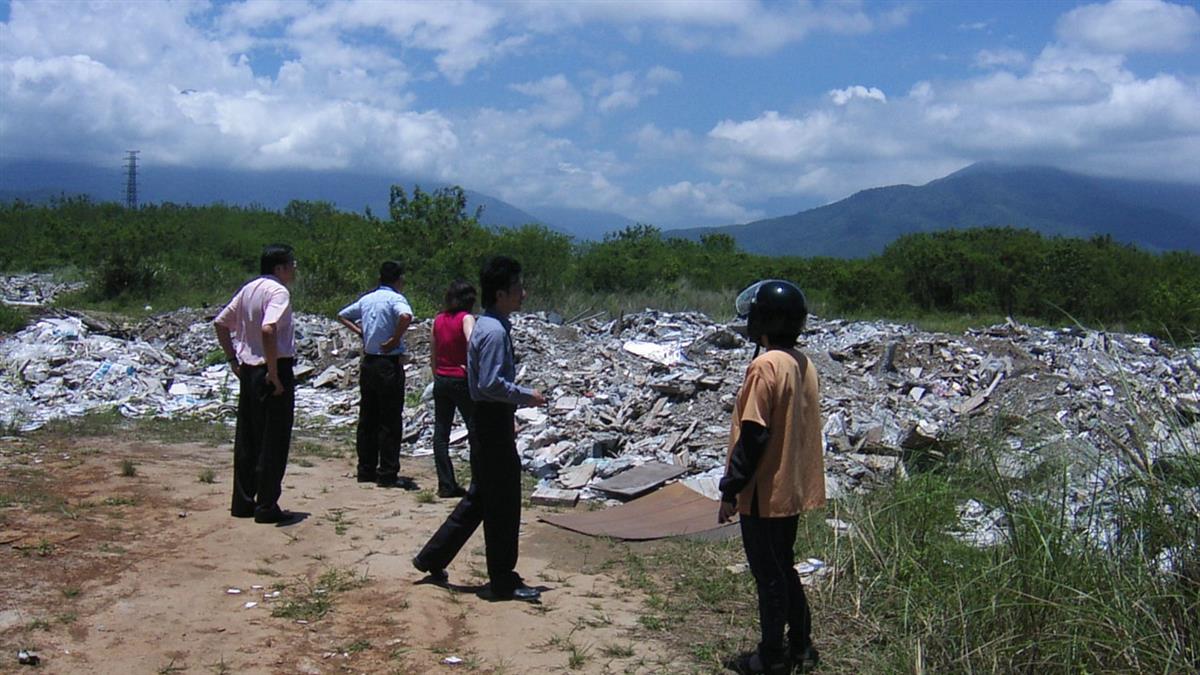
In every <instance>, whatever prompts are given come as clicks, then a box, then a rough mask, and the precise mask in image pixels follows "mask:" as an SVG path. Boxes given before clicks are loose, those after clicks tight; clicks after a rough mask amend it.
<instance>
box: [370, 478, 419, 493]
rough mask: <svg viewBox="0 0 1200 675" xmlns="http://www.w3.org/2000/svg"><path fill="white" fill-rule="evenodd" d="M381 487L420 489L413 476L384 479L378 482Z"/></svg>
mask: <svg viewBox="0 0 1200 675" xmlns="http://www.w3.org/2000/svg"><path fill="white" fill-rule="evenodd" d="M376 485H378V486H379V487H381V488H399V489H401V490H420V489H421V487H420V486H419V485H417V483H416V481H414V480H413V479H411V478H390V479H383V480H380V481H379V482H378V483H376Z"/></svg>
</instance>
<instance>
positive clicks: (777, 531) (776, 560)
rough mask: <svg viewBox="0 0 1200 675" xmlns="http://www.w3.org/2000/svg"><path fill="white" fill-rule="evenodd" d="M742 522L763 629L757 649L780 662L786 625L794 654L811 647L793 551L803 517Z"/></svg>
mask: <svg viewBox="0 0 1200 675" xmlns="http://www.w3.org/2000/svg"><path fill="white" fill-rule="evenodd" d="M739 521H740V522H741V528H742V546H743V547H745V549H746V562H748V563H749V564H750V573H751V574H753V575H754V584H755V586H757V589H758V620H759V624H760V627H761V629H762V641H761V642H759V644H758V650H759V653H760V654H761V655H762V656H763V658H764V659H768V660H770V661H777V660H780V659H782V658H783V657H784V655H785V654H786V652H785V651H784V647H783V631H784V627H785V626H786V627H787V632H788V642H789V643H790V647H791V651H792V652H793V653H799V652H800V651H802V650H804V649H805V648H806V647H808V646H809V645H810V644H812V615H811V614H810V613H809V611H808V598H807V597H806V596H805V595H804V586H803V585H801V583H800V575H799V574H798V573H797V572H796V568H795V564H796V554H795V550H794V548H793V546H794V545H795V542H796V526H797V524H798V523H799V521H800V517H799V516H787V517H784V518H759V517H757V516H740V517H739Z"/></svg>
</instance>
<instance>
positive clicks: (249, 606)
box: [242, 601, 258, 609]
mask: <svg viewBox="0 0 1200 675" xmlns="http://www.w3.org/2000/svg"><path fill="white" fill-rule="evenodd" d="M255 607H258V603H257V602H254V601H250V602H247V603H246V604H244V605H242V609H254V608H255Z"/></svg>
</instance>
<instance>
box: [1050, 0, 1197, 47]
mask: <svg viewBox="0 0 1200 675" xmlns="http://www.w3.org/2000/svg"><path fill="white" fill-rule="evenodd" d="M1057 30H1058V35H1059V37H1060V38H1061V39H1062V40H1063V41H1064V42H1066V43H1068V44H1072V45H1077V46H1081V47H1084V48H1086V49H1090V50H1092V51H1097V52H1116V53H1121V54H1128V53H1131V52H1178V51H1183V50H1185V49H1187V48H1188V47H1189V46H1190V45H1191V44H1192V41H1193V40H1194V39H1195V38H1196V36H1197V35H1198V34H1200V12H1197V11H1196V8H1195V7H1189V6H1187V5H1179V4H1172V3H1168V2H1163V1H1162V0H1112V1H1111V2H1108V3H1106V4H1102V5H1084V6H1082V7H1077V8H1075V9H1073V10H1071V11H1070V12H1067V13H1066V14H1064V15H1063V16H1062V17H1061V18H1060V19H1059V21H1058V28H1057Z"/></svg>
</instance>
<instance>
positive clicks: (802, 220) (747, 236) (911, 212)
mask: <svg viewBox="0 0 1200 675" xmlns="http://www.w3.org/2000/svg"><path fill="white" fill-rule="evenodd" d="M971 227H1018V228H1027V229H1031V230H1035V231H1037V232H1040V233H1042V234H1044V235H1051V236H1054V235H1058V236H1066V237H1082V238H1090V237H1094V236H1098V235H1109V236H1111V237H1112V238H1113V239H1115V240H1117V241H1120V242H1124V243H1130V244H1136V245H1138V246H1140V247H1142V248H1145V249H1149V250H1152V251H1165V250H1187V251H1193V252H1200V185H1189V184H1180V183H1159V182H1151V181H1135V180H1124V179H1116V178H1098V177H1094V176H1087V175H1083V174H1078V173H1071V172H1068V171H1062V170H1059V169H1053V168H1047V167H1031V166H1009V165H1003V164H995V163H979V164H973V165H971V166H969V167H967V168H965V169H962V170H960V171H957V172H955V173H952V174H950V175H949V176H946V177H944V178H939V179H937V180H934V181H931V182H929V183H926V184H925V185H921V186H912V185H892V186H889V187H880V188H872V189H869V190H863V191H861V192H857V193H855V194H853V195H851V196H849V197H847V198H845V199H843V200H841V201H838V202H834V203H832V204H828V205H826V206H821V207H818V208H815V209H809V210H806V211H801V212H799V213H795V214H792V215H790V216H781V217H778V218H768V219H765V220H757V221H754V222H751V223H745V224H742V225H729V226H724V227H711V228H695V229H686V230H673V231H672V232H671V235H672V236H678V237H684V238H690V239H699V238H700V237H702V236H704V235H706V234H713V233H725V234H729V235H731V236H733V238H734V240H735V241H737V243H738V246H739V247H740V248H741V249H743V250H745V251H749V252H752V253H761V254H765V255H798V256H832V257H838V258H855V257H864V256H868V255H872V254H875V253H879V252H880V251H882V250H883V248H884V247H885V246H887V244H888V243H890V242H891V241H893V240H895V239H896V238H897V237H899V236H901V235H904V234H908V233H913V232H932V231H936V230H945V229H951V228H971Z"/></svg>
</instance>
